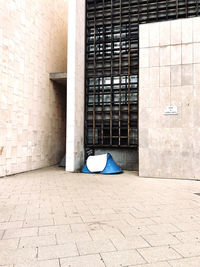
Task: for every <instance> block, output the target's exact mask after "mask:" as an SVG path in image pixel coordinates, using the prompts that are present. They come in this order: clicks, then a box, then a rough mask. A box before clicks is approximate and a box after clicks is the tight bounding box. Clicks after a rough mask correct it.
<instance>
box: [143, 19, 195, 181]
mask: <svg viewBox="0 0 200 267" xmlns="http://www.w3.org/2000/svg"><path fill="white" fill-rule="evenodd" d="M155 36H156V38H155ZM168 106H173V107H177V108H178V114H177V115H165V114H164V109H165V108H166V107H168ZM199 140H200V17H195V18H189V19H180V20H174V21H166V22H160V23H152V24H146V25H141V26H140V86H139V162H140V164H139V172H140V176H151V177H168V178H191V179H200V141H199Z"/></svg>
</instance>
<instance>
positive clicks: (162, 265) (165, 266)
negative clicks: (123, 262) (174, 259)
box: [130, 262, 171, 267]
mask: <svg viewBox="0 0 200 267" xmlns="http://www.w3.org/2000/svg"><path fill="white" fill-rule="evenodd" d="M170 266H171V265H169V263H167V262H157V263H150V264H142V265H137V267H170ZM130 267H131V266H130Z"/></svg>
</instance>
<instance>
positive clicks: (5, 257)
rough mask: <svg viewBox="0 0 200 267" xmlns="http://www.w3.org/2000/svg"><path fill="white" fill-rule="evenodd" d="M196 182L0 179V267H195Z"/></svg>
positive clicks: (198, 233)
mask: <svg viewBox="0 0 200 267" xmlns="http://www.w3.org/2000/svg"><path fill="white" fill-rule="evenodd" d="M198 192H200V182H197V181H189V180H188V181H187V180H169V179H152V178H139V177H138V176H137V174H136V173H131V172H126V173H125V174H122V175H113V176H101V175H86V174H77V173H76V174H69V173H65V172H64V171H63V169H59V168H54V167H53V168H46V169H42V170H38V171H33V172H29V173H23V174H19V175H15V176H10V177H6V178H2V179H0V266H1V267H2V266H4V267H105V266H107V267H125V266H126V267H127V266H140V267H169V266H172V267H182V266H185V267H199V266H200V196H197V195H195V194H194V193H198Z"/></svg>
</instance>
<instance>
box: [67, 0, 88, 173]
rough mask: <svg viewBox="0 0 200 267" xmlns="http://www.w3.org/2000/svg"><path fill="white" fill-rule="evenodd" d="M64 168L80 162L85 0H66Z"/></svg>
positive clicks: (82, 128)
mask: <svg viewBox="0 0 200 267" xmlns="http://www.w3.org/2000/svg"><path fill="white" fill-rule="evenodd" d="M67 64H68V68H67V69H68V71H67V72H68V73H67V137H66V171H70V172H74V171H76V170H78V169H80V168H81V167H82V165H83V163H84V75H85V73H84V70H85V0H69V1H68V62H67Z"/></svg>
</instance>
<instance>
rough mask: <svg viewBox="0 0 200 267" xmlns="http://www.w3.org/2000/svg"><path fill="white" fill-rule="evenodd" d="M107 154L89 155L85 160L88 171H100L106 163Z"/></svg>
mask: <svg viewBox="0 0 200 267" xmlns="http://www.w3.org/2000/svg"><path fill="white" fill-rule="evenodd" d="M107 157H108V155H107V154H103V155H98V156H90V157H88V159H87V161H86V165H87V168H88V170H89V171H90V172H102V171H103V170H104V169H105V167H106V163H107Z"/></svg>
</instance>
